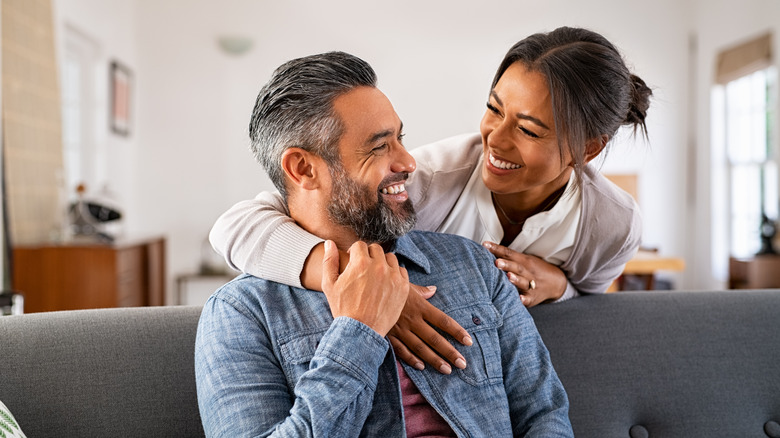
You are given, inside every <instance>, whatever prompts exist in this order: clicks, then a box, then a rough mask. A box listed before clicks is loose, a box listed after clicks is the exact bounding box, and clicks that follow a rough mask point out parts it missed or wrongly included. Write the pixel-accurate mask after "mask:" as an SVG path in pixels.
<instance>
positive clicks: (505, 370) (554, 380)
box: [195, 232, 573, 438]
mask: <svg viewBox="0 0 780 438" xmlns="http://www.w3.org/2000/svg"><path fill="white" fill-rule="evenodd" d="M394 252H395V254H396V255H397V256H398V259H399V262H400V264H401V265H402V266H404V267H406V269H407V270H408V272H409V278H410V280H411V281H412V282H413V283H416V284H419V285H436V286H437V289H438V291H437V292H436V294H435V295H434V296H433V297H432V298H431V299H430V302H431V303H432V304H434V305H435V306H436V307H438V308H439V309H441V310H442V311H444V312H446V313H447V314H448V315H450V316H451V317H453V318H454V319H455V320H456V321H457V322H458V323H459V324H460V325H461V326H463V327H464V328H465V329H466V330H468V332H469V333H470V335H471V337H472V339H473V345H472V346H469V347H466V346H462V345H460V344H459V343H457V342H454V345H456V347H457V348H458V350H459V351H460V352H461V353H462V354H463V356H464V357H465V358H466V361H467V363H468V366H467V367H466V369H463V370H460V369H453V373H452V374H451V375H443V374H440V373H439V372H438V371H436V370H434V369H433V367H426V368H425V370H423V371H420V370H417V369H414V368H412V367H409V366H407V365H406V364H403V365H404V369H405V370H406V372H407V373H408V374H409V377H410V378H411V379H412V381H413V382H414V383H415V385H416V386H417V387H418V388H419V390H420V393H421V394H422V395H423V396H424V397H425V398H426V399H427V400H428V402H429V403H430V404H431V405H432V406H433V407H434V408H435V409H436V410H437V411H438V412H439V414H441V415H442V417H444V419H445V420H446V421H447V422H448V423H449V424H450V426H451V427H452V428H453V430H454V431H455V432H456V433H457V434H458V436H461V437H480V436H485V437H488V436H489V437H505V436H528V437H546V438H547V437H564V436H565V437H570V436H573V432H572V429H571V424H570V423H569V418H568V408H569V405H568V399H567V397H566V393H565V391H564V389H563V386H562V385H561V382H560V380H558V376H557V375H556V374H555V371H554V370H553V367H552V364H551V362H550V357H549V354H548V352H547V349H546V348H545V346H544V344H543V343H542V340H541V338H540V337H539V334H538V332H537V331H536V327H535V326H534V323H533V320H532V319H531V316H530V315H529V313H528V312H527V311H526V309H525V307H524V306H523V305H522V303H521V302H520V299H519V296H518V294H517V290H516V289H515V287H514V286H513V285H512V284H511V283H509V281H508V280H507V279H506V276H505V275H504V274H503V272H502V271H500V270H498V269H496V268H495V266H494V264H493V263H494V258H493V256H492V255H491V254H490V253H488V252H487V251H486V250H485V249H484V248H482V247H481V246H480V245H478V244H476V243H475V242H472V241H470V240H467V239H464V238H461V237H458V236H453V235H445V234H439V233H428V232H411V233H409V234H407V235H406V236H404V237H402V238H401V239H399V240H398V242H397V244H396V248H395V251H394ZM450 340H452V339H450ZM195 373H196V374H195V375H196V380H197V389H198V403H199V406H200V414H201V418H202V421H203V426H204V429H205V431H206V435H207V436H210V437H217V436H224V437H239V436H269V435H273V436H299V437H308V436H323V437H324V436H332V437H339V438H341V437H357V436H366V437H380V436H381V437H404V436H406V431H405V426H404V417H403V408H402V404H401V390H400V386H399V378H398V372H397V370H396V365H395V356H394V354H393V352H392V349H391V348H390V344H389V342H388V341H387V340H386V339H385V338H382V337H381V336H379V335H378V334H377V333H376V332H375V331H374V330H372V329H371V328H369V327H368V326H366V325H364V324H362V323H360V322H358V321H356V320H354V319H351V318H347V317H339V318H336V319H333V317H332V316H331V314H330V311H329V307H328V302H327V300H326V299H325V294H323V293H320V292H315V291H309V290H305V289H299V288H294V287H291V286H286V285H283V284H279V283H274V282H269V281H266V280H263V279H259V278H256V277H252V276H249V275H241V276H239V277H237V278H236V279H235V280H233V281H231V282H230V283H228V284H226V285H225V286H223V287H222V288H220V289H219V290H218V291H217V292H216V293H214V295H212V297H211V298H210V299H209V300H208V302H207V303H206V305H205V306H204V308H203V313H202V315H201V318H200V323H199V325H198V334H197V339H196V345H195Z"/></svg>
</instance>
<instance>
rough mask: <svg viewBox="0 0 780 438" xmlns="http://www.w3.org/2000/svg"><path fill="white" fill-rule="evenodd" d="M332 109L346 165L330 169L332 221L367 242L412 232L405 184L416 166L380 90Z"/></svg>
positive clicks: (348, 97) (341, 100)
mask: <svg viewBox="0 0 780 438" xmlns="http://www.w3.org/2000/svg"><path fill="white" fill-rule="evenodd" d="M334 109H335V111H336V113H337V114H338V116H339V117H340V118H341V120H342V123H343V125H344V133H343V134H342V136H341V138H340V139H339V152H340V155H341V161H342V163H336V164H335V165H331V166H330V173H331V177H332V187H331V201H330V203H329V205H328V216H329V217H330V219H331V220H332V221H333V222H335V223H337V224H339V225H343V226H346V227H348V228H350V229H351V230H352V231H354V233H355V235H356V238H357V239H359V240H364V241H366V242H377V243H386V242H389V241H392V240H394V239H397V238H398V237H400V236H402V235H404V234H406V233H407V232H408V231H409V230H411V229H412V227H414V223H415V214H414V207H413V206H412V203H411V201H410V200H409V196H408V194H407V192H406V187H405V185H404V182H405V181H406V179H407V178H408V176H409V173H411V172H413V171H414V169H415V166H416V163H415V161H414V158H412V156H411V155H409V153H408V152H407V151H406V149H405V148H404V146H403V144H402V143H401V138H402V136H403V135H402V124H401V120H400V119H399V118H398V115H397V114H396V113H395V110H394V109H393V106H392V104H391V103H390V101H389V100H388V99H387V97H386V96H385V95H384V94H383V93H382V92H381V91H379V90H378V89H376V88H372V87H360V88H356V89H354V90H352V91H350V92H349V93H346V94H344V95H342V96H340V97H338V98H337V99H336V100H335V101H334Z"/></svg>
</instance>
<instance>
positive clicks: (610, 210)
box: [210, 27, 652, 367]
mask: <svg viewBox="0 0 780 438" xmlns="http://www.w3.org/2000/svg"><path fill="white" fill-rule="evenodd" d="M651 94H652V92H651V90H650V89H649V88H648V87H647V86H646V85H645V83H644V82H643V81H642V80H641V79H640V78H639V77H637V76H635V75H633V74H631V73H630V72H629V70H628V68H627V67H626V65H625V63H624V61H623V59H622V57H621V55H620V53H619V52H618V50H617V49H616V48H615V47H614V46H613V45H612V44H611V43H610V42H609V41H607V40H606V39H605V38H604V37H603V36H601V35H599V34H597V33H595V32H592V31H589V30H586V29H579V28H568V27H562V28H558V29H556V30H554V31H552V32H549V33H539V34H535V35H531V36H529V37H528V38H525V39H523V40H522V41H520V42H518V43H517V44H515V45H514V46H513V47H512V48H511V49H510V50H509V51H508V52H507V54H506V56H505V57H504V60H503V61H502V62H501V65H500V66H499V68H498V71H497V72H496V75H495V78H494V80H493V84H492V86H491V89H490V94H489V97H488V102H487V110H486V112H485V115H484V116H483V118H482V122H481V123H480V134H479V135H468V136H459V137H453V138H449V139H445V140H442V141H440V142H437V143H434V144H431V145H428V146H423V147H420V148H417V149H414V150H412V151H411V154H412V155H413V156H414V158H415V159H416V160H417V170H416V171H415V172H414V173H413V174H412V175H411V178H410V179H409V182H408V183H407V187H408V190H409V197H410V199H412V201H413V203H414V205H415V209H416V210H417V218H418V222H417V225H416V229H420V230H433V231H440V232H447V233H454V234H459V235H461V236H464V237H468V238H470V239H473V240H475V241H478V242H483V243H484V245H485V246H486V247H487V248H488V249H489V250H490V251H491V252H492V253H493V254H494V255H496V257H497V259H496V266H497V267H498V268H499V269H502V270H503V271H505V272H506V273H507V276H508V277H509V279H510V281H511V282H512V283H513V284H514V285H515V286H516V287H517V288H518V291H519V293H520V295H521V297H522V299H523V302H524V304H525V305H526V306H533V305H536V304H539V303H542V302H547V301H554V300H562V299H567V298H570V297H573V296H576V295H578V294H581V293H603V292H605V291H606V290H607V288H608V287H609V285H610V284H611V283H612V281H614V280H615V279H616V278H617V277H618V276H619V275H620V273H621V272H622V270H623V267H624V265H625V263H626V262H627V261H628V260H629V259H630V258H631V257H632V256H633V255H634V254H635V252H636V250H637V248H638V246H639V241H640V237H641V217H640V214H639V211H638V207H637V206H636V204H635V202H634V201H633V199H632V198H631V197H630V195H628V194H627V193H625V192H623V191H622V190H620V189H619V188H617V187H616V186H615V185H614V184H612V183H611V182H609V181H608V180H607V179H606V178H604V177H603V176H602V175H600V174H599V173H598V171H597V170H595V169H593V168H592V167H591V166H588V165H587V164H588V163H589V162H590V161H591V160H592V159H593V158H595V157H597V156H598V155H599V154H601V153H602V152H603V151H604V150H605V148H606V147H607V144H608V143H609V141H610V140H611V139H612V138H613V137H614V135H615V134H616V133H617V131H618V129H619V128H620V127H621V126H624V125H627V126H631V127H633V128H634V131H636V129H637V128H639V129H640V130H641V131H642V132H643V133H644V134H645V135H646V132H647V130H646V125H645V116H646V112H647V109H648V107H649V98H650V95H651ZM283 211H284V204H283V202H282V201H281V199H280V198H279V197H278V196H275V195H272V194H269V193H263V194H260V195H258V197H257V198H255V199H254V200H252V201H243V202H241V203H238V204H236V205H235V206H234V207H232V208H231V209H230V210H229V211H228V212H226V213H225V214H223V215H222V216H221V217H220V218H219V219H218V221H217V223H216V224H215V226H214V228H213V230H212V232H211V236H210V238H211V242H212V245H214V247H215V248H216V249H217V251H218V252H220V253H221V254H224V255H225V257H226V259H227V261H228V263H229V264H231V265H232V266H234V267H236V268H238V269H240V270H243V271H245V272H249V273H251V274H254V275H257V276H260V277H264V278H268V279H271V280H275V281H279V282H283V283H287V284H290V285H296V286H299V285H300V284H303V285H304V286H305V287H307V288H310V289H319V283H320V275H319V266H320V263H319V261H320V260H321V254H322V245H321V244H320V240H319V239H317V238H315V237H314V236H311V235H309V234H308V233H305V232H304V231H303V230H301V229H300V228H298V227H296V226H295V224H294V223H293V222H292V221H291V220H290V219H289V218H286V216H285V215H284V214H283V213H281V212H283ZM304 264H305V266H306V269H304V270H303V271H301V270H302V269H303V267H304ZM299 272H302V273H301V274H300V277H299V276H298V273H299ZM410 295H414V294H410ZM410 307H416V308H419V307H420V306H419V305H418V306H410ZM420 311H421V310H420ZM424 318H425V319H426V320H428V321H429V322H431V323H432V324H434V325H436V326H437V327H442V325H447V324H448V323H447V322H446V321H436V322H432V319H433V318H432V317H431V316H430V315H425V316H424ZM402 320H404V322H403V323H402V322H399V325H403V326H404V328H405V329H408V330H411V331H412V332H414V333H416V334H417V336H419V337H420V338H422V339H425V340H426V342H427V343H428V344H431V343H434V344H437V345H440V344H447V345H446V346H444V347H440V346H439V347H436V348H437V349H438V350H439V351H440V352H441V353H443V354H444V355H445V356H446V357H448V358H449V359H450V361H451V362H453V363H454V359H455V358H457V357H459V356H458V355H457V354H456V352H453V350H454V348H453V347H451V346H450V345H449V344H448V343H441V342H438V341H437V340H435V338H436V335H435V331H433V330H432V329H430V327H428V326H427V324H419V321H421V319H420V318H419V317H417V316H415V312H414V311H410V312H406V310H405V311H404V317H402ZM458 328H459V327H458ZM461 330H462V329H461ZM445 331H447V332H448V333H450V334H452V335H453V336H455V337H456V339H462V338H463V335H464V334H465V332H464V331H458V330H456V329H451V328H450V329H447V328H445ZM431 332H433V333H431ZM393 334H394V335H395V336H397V337H398V338H400V339H401V340H402V341H403V342H404V343H405V344H406V345H408V346H409V347H411V348H412V349H413V350H414V351H416V352H417V353H418V355H419V356H421V357H422V358H423V360H425V361H426V362H428V363H431V364H432V365H434V366H437V367H438V366H439V365H441V363H440V362H439V361H440V360H441V359H437V357H434V356H435V354H433V353H432V352H431V351H429V350H428V349H427V348H425V347H424V346H423V345H421V344H420V343H421V341H420V340H419V339H416V336H413V335H411V334H410V333H409V332H408V331H406V330H402V329H399V330H397V331H394V332H393ZM393 345H394V347H396V352H397V353H398V354H399V356H401V357H402V358H403V359H404V360H406V361H407V362H408V363H410V364H412V365H414V364H415V363H417V365H421V363H418V362H416V361H418V360H419V359H417V358H416V357H414V355H412V354H411V353H410V352H409V351H408V350H406V349H404V348H403V347H402V346H400V344H398V343H397V342H395V341H394V342H393ZM447 347H450V348H447ZM442 350H443V351H442ZM413 362H415V363H413Z"/></svg>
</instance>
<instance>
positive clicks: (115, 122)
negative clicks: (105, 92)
mask: <svg viewBox="0 0 780 438" xmlns="http://www.w3.org/2000/svg"><path fill="white" fill-rule="evenodd" d="M132 79H133V73H132V72H131V71H130V69H129V68H127V67H125V66H124V65H122V64H120V63H118V62H116V61H112V62H111V77H110V78H109V82H110V84H111V114H110V120H111V131H113V132H114V133H116V134H119V135H123V136H128V135H130V91H131V87H132Z"/></svg>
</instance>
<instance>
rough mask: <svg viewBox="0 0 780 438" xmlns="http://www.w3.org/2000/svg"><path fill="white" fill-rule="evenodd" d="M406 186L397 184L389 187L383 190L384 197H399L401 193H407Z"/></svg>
mask: <svg viewBox="0 0 780 438" xmlns="http://www.w3.org/2000/svg"><path fill="white" fill-rule="evenodd" d="M405 191H406V186H405V185H404V184H396V185H394V186H388V187H385V188H383V189H382V194H383V195H397V194H399V193H402V192H405Z"/></svg>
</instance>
